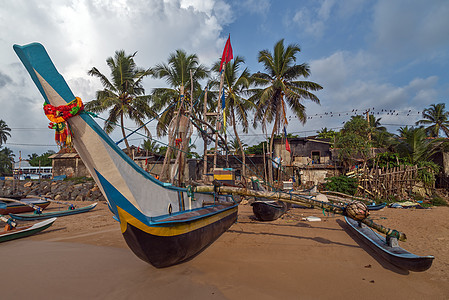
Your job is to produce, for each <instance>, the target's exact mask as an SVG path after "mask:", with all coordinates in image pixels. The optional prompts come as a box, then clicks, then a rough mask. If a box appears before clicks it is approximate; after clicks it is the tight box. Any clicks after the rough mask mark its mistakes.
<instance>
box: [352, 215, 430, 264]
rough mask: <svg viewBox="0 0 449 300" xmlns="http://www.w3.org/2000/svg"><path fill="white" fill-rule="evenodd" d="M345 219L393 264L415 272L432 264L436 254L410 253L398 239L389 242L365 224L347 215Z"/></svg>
mask: <svg viewBox="0 0 449 300" xmlns="http://www.w3.org/2000/svg"><path fill="white" fill-rule="evenodd" d="M345 220H346V223H347V224H348V225H349V228H350V230H351V231H352V232H353V233H354V234H355V235H356V236H357V237H358V238H359V239H361V241H362V242H364V243H365V244H366V245H367V246H369V247H370V248H371V249H372V250H374V251H375V252H376V253H377V254H378V255H380V256H381V257H382V258H383V259H385V260H387V261H388V262H390V263H392V264H393V265H395V266H397V267H399V268H402V269H406V270H410V271H415V272H422V271H425V270H427V269H429V268H430V266H432V262H433V259H434V256H432V255H427V256H418V255H415V254H413V253H410V252H408V251H406V250H404V249H402V248H401V247H399V245H397V241H396V242H390V243H388V241H387V239H386V238H385V237H383V236H381V235H380V234H378V233H376V232H374V231H373V230H371V228H369V227H367V226H365V225H364V224H361V223H359V222H357V221H355V220H353V219H351V218H348V217H345Z"/></svg>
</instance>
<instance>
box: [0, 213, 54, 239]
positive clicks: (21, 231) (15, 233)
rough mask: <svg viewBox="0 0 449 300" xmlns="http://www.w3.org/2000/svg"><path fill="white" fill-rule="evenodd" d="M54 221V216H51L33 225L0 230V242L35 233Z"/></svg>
mask: <svg viewBox="0 0 449 300" xmlns="http://www.w3.org/2000/svg"><path fill="white" fill-rule="evenodd" d="M55 221H56V218H51V219H48V220H45V221H42V222H39V223H36V224H33V225H28V226H19V227H15V228H12V229H9V230H3V231H0V243H1V242H6V241H10V240H15V239H19V238H23V237H26V236H30V235H33V234H36V233H38V232H41V231H42V230H45V229H47V228H48V227H50V226H51V225H53V223H54V222H55Z"/></svg>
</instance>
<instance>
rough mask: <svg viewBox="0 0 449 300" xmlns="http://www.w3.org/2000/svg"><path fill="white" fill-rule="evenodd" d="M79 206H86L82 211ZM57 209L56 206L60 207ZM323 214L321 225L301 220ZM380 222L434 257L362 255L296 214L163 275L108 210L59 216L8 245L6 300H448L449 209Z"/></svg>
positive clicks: (384, 214) (247, 220) (251, 226)
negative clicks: (416, 268)
mask: <svg viewBox="0 0 449 300" xmlns="http://www.w3.org/2000/svg"><path fill="white" fill-rule="evenodd" d="M77 204H78V205H79V206H84V205H87V204H88V203H87V202H84V203H77ZM52 206H53V204H52ZM307 216H317V217H320V218H321V220H322V221H321V222H307V221H304V220H302V218H304V217H307ZM372 217H373V218H374V219H375V220H377V221H378V222H379V223H382V224H383V225H386V226H391V227H394V228H396V229H398V230H401V231H404V232H405V233H406V234H407V236H408V241H407V242H405V243H401V245H402V247H403V248H405V249H407V250H409V251H411V252H413V253H416V254H419V255H428V254H432V255H434V256H435V261H434V263H433V266H432V267H431V268H430V269H429V270H427V271H425V272H419V273H416V272H406V271H403V270H401V269H398V268H396V267H394V266H393V265H391V264H388V263H387V262H384V261H383V260H381V259H380V258H377V257H376V256H375V255H374V254H370V253H368V252H367V251H365V249H364V248H362V247H361V246H360V245H359V243H358V242H357V240H355V239H354V238H353V237H352V236H351V235H349V234H348V233H347V231H345V228H346V225H345V224H344V221H343V219H342V217H340V216H332V215H331V216H324V215H323V213H322V212H321V211H319V210H311V209H299V208H294V209H292V210H291V211H289V212H288V213H287V214H286V215H284V216H283V218H281V219H279V220H276V221H273V222H264V223H262V222H258V221H256V220H254V217H253V216H252V210H251V206H249V205H240V207H239V217H238V222H237V223H235V224H234V225H233V226H232V227H231V228H230V230H228V231H227V232H226V233H225V234H223V235H222V236H221V237H220V238H219V239H218V240H217V241H216V242H215V243H214V244H212V245H211V246H210V247H209V248H207V249H206V250H205V251H204V252H203V253H201V254H200V255H198V256H197V257H195V258H194V259H192V260H190V261H188V262H186V263H183V264H180V265H177V266H173V267H169V268H165V269H156V268H154V267H152V266H151V265H148V264H147V263H145V262H143V261H141V260H140V259H138V258H137V257H136V256H135V255H134V254H133V253H132V252H131V251H130V250H129V249H128V247H127V245H126V243H125V241H124V239H123V237H122V235H121V233H120V226H119V224H118V222H116V221H115V220H113V219H112V214H111V213H110V212H109V210H108V209H107V206H106V204H105V203H100V204H99V205H98V206H97V208H96V209H95V210H93V211H91V212H89V213H85V214H80V215H75V216H68V217H64V218H59V219H58V220H57V221H56V222H55V224H54V225H53V226H52V227H51V228H49V229H47V230H46V231H43V232H42V233H40V234H37V235H34V236H31V237H28V238H25V239H21V240H15V241H10V242H6V243H2V244H0V255H1V257H2V260H1V262H2V266H1V269H2V271H3V272H2V273H3V276H2V280H1V281H0V287H1V291H2V292H1V295H2V298H3V299H6V298H7V297H8V298H9V297H14V299H44V298H45V299H82V298H83V299H156V298H158V299H176V298H183V299H342V298H349V299H354V298H360V299H380V298H386V299H393V298H394V299H449V268H448V265H449V263H448V262H449V245H448V242H449V218H448V217H449V208H448V207H437V208H432V209H426V210H418V209H392V208H385V209H383V210H381V211H377V212H373V213H372Z"/></svg>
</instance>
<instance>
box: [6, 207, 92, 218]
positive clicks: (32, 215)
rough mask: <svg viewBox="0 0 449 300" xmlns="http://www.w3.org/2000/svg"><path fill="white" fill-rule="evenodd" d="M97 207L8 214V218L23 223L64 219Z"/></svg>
mask: <svg viewBox="0 0 449 300" xmlns="http://www.w3.org/2000/svg"><path fill="white" fill-rule="evenodd" d="M96 206H97V203H93V204H90V205H88V206H84V207H79V208H72V209H71V208H69V209H65V210H59V211H52V212H41V213H30V214H9V216H10V217H11V218H13V219H15V220H25V221H33V220H43V219H49V218H53V217H64V216H70V215H76V214H81V213H85V212H88V211H91V210H92V209H94V208H95V207H96Z"/></svg>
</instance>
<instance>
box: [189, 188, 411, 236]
mask: <svg viewBox="0 0 449 300" xmlns="http://www.w3.org/2000/svg"><path fill="white" fill-rule="evenodd" d="M194 192H195V193H216V194H226V195H229V194H236V195H245V196H249V197H256V198H267V199H273V200H278V201H282V202H286V203H292V204H307V205H311V206H313V207H316V208H318V209H325V210H326V211H329V212H333V213H336V214H340V215H345V216H347V215H346V213H345V207H343V206H338V205H335V204H332V203H329V202H323V201H318V200H313V199H310V198H308V197H306V196H303V195H296V194H289V193H283V192H269V191H256V190H250V189H246V188H239V187H232V186H210V185H204V186H196V187H194ZM348 217H349V216H348ZM356 221H359V220H356ZM360 222H362V223H363V224H365V225H367V226H369V227H371V228H373V229H376V230H377V231H379V232H381V233H383V234H387V235H391V234H395V237H397V239H398V240H400V241H405V240H406V239H407V237H406V235H405V234H404V233H402V232H399V231H395V230H391V229H389V228H387V227H384V226H382V225H380V224H377V223H375V222H374V221H373V220H371V219H368V218H365V219H363V220H361V221H360Z"/></svg>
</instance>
